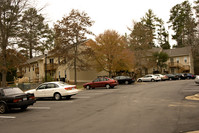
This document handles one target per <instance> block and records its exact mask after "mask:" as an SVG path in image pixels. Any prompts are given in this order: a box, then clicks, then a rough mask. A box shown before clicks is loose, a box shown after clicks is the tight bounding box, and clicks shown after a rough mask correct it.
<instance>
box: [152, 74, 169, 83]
mask: <svg viewBox="0 0 199 133" xmlns="http://www.w3.org/2000/svg"><path fill="white" fill-rule="evenodd" d="M154 75H155V76H159V77H160V78H161V80H163V81H164V80H168V79H169V78H168V77H167V76H166V75H162V74H154Z"/></svg>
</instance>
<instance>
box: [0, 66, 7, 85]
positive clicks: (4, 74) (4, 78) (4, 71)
mask: <svg viewBox="0 0 199 133" xmlns="http://www.w3.org/2000/svg"><path fill="white" fill-rule="evenodd" d="M6 76H7V71H6V70H3V71H2V83H1V87H6V86H7V84H6Z"/></svg>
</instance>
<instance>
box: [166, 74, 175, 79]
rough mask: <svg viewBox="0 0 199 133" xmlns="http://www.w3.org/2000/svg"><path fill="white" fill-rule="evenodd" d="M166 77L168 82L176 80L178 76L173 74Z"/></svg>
mask: <svg viewBox="0 0 199 133" xmlns="http://www.w3.org/2000/svg"><path fill="white" fill-rule="evenodd" d="M166 76H167V77H168V79H169V80H177V79H178V76H177V75H174V74H166Z"/></svg>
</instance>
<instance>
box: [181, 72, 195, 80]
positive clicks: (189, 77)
mask: <svg viewBox="0 0 199 133" xmlns="http://www.w3.org/2000/svg"><path fill="white" fill-rule="evenodd" d="M184 75H186V77H187V79H195V78H196V76H195V75H193V74H191V73H185V74H184Z"/></svg>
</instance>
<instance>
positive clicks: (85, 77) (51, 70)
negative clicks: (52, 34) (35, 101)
mask: <svg viewBox="0 0 199 133" xmlns="http://www.w3.org/2000/svg"><path fill="white" fill-rule="evenodd" d="M45 62H46V65H45ZM45 74H46V75H47V78H48V79H49V78H50V79H51V80H54V81H64V82H74V70H73V69H70V68H69V67H68V66H67V63H66V61H65V60H63V59H62V60H61V59H59V58H56V57H52V56H49V55H48V56H45V55H41V56H38V57H34V58H32V59H29V60H28V61H27V62H26V63H25V64H22V65H21V67H20V68H18V69H17V77H18V78H22V77H28V78H29V81H30V82H42V81H45ZM105 75H107V73H105V72H99V73H98V72H97V71H96V70H92V69H90V70H88V71H77V82H89V81H92V80H94V79H95V78H96V77H97V76H105Z"/></svg>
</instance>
